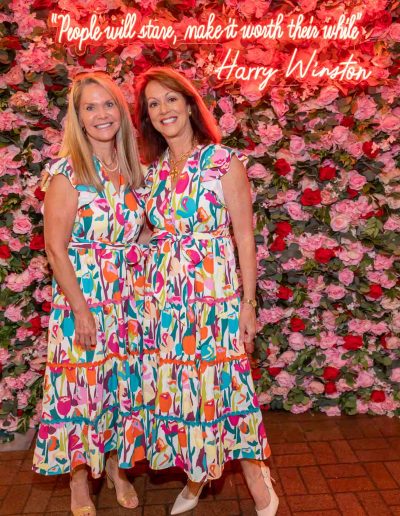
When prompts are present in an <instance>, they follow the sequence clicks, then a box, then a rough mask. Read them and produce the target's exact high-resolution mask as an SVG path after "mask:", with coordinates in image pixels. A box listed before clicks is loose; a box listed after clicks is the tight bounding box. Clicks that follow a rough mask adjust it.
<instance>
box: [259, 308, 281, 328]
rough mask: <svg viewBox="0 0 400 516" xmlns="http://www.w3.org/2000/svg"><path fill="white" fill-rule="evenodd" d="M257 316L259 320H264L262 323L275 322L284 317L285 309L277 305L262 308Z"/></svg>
mask: <svg viewBox="0 0 400 516" xmlns="http://www.w3.org/2000/svg"><path fill="white" fill-rule="evenodd" d="M258 316H259V319H260V320H261V321H265V322H264V324H275V323H277V322H278V321H280V320H281V319H283V317H285V311H284V310H283V309H282V308H280V307H279V306H275V307H273V308H262V309H261V310H260V311H259V315H258Z"/></svg>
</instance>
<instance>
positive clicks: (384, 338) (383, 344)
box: [379, 335, 388, 349]
mask: <svg viewBox="0 0 400 516" xmlns="http://www.w3.org/2000/svg"><path fill="white" fill-rule="evenodd" d="M386 337H388V335H382V336H381V338H380V339H379V340H380V342H381V344H382V347H383V348H385V349H387V342H386Z"/></svg>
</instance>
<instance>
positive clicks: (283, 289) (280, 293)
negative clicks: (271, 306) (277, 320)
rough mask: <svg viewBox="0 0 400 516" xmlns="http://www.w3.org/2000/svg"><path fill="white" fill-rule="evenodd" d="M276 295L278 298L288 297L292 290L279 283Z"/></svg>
mask: <svg viewBox="0 0 400 516" xmlns="http://www.w3.org/2000/svg"><path fill="white" fill-rule="evenodd" d="M277 296H278V297H279V299H285V300H287V299H289V298H291V297H293V290H292V289H291V288H289V287H284V286H283V285H280V287H279V290H278V292H277Z"/></svg>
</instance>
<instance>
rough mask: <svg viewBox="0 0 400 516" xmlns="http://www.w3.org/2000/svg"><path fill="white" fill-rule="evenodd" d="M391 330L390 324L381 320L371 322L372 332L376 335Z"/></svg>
mask: <svg viewBox="0 0 400 516" xmlns="http://www.w3.org/2000/svg"><path fill="white" fill-rule="evenodd" d="M388 331H389V328H388V325H387V324H386V323H385V322H384V321H381V322H379V323H376V324H374V323H371V330H370V332H371V333H373V334H374V335H383V334H384V333H387V332H388Z"/></svg>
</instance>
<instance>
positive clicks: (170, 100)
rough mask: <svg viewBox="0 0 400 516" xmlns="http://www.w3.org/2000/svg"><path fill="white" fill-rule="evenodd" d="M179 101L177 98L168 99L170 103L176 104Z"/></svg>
mask: <svg viewBox="0 0 400 516" xmlns="http://www.w3.org/2000/svg"><path fill="white" fill-rule="evenodd" d="M177 100H178V99H177V97H168V101H169V102H176V101H177Z"/></svg>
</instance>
